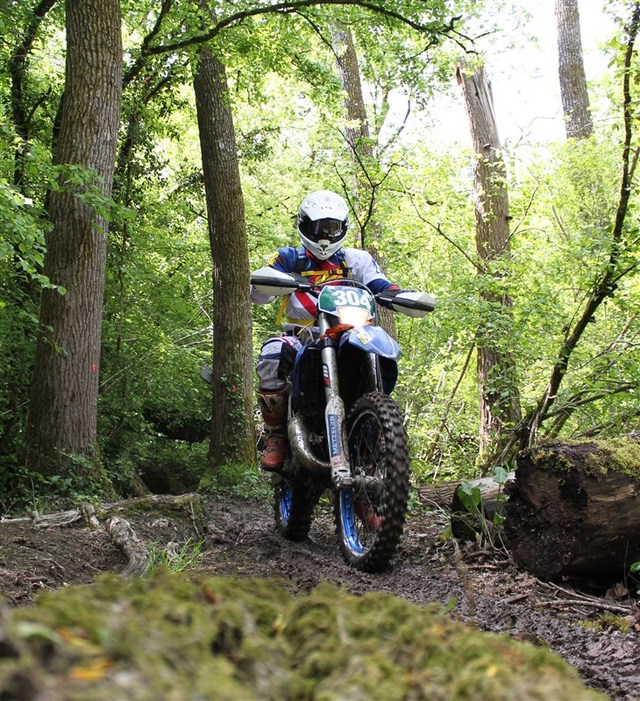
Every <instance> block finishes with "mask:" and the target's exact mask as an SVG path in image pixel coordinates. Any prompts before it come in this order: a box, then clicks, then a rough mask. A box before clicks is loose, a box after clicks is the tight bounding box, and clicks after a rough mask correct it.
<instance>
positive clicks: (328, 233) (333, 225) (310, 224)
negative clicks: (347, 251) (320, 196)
mask: <svg viewBox="0 0 640 701" xmlns="http://www.w3.org/2000/svg"><path fill="white" fill-rule="evenodd" d="M300 229H301V231H302V233H303V234H304V235H305V236H306V237H307V238H308V239H310V240H311V241H315V242H316V243H317V242H318V241H330V242H334V241H339V240H340V239H341V238H342V237H343V236H344V235H345V232H346V226H345V222H343V221H341V220H340V219H317V220H316V221H311V219H308V218H307V217H305V219H304V221H302V222H301V224H300Z"/></svg>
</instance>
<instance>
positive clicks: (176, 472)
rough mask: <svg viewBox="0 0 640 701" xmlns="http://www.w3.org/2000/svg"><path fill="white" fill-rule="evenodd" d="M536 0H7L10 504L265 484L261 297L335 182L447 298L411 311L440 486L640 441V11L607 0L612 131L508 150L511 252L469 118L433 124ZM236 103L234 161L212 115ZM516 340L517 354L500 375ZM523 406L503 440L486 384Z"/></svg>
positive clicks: (387, 251) (513, 41) (401, 335)
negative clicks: (486, 354)
mask: <svg viewBox="0 0 640 701" xmlns="http://www.w3.org/2000/svg"><path fill="white" fill-rule="evenodd" d="M507 5H508V7H507ZM523 5H524V3H519V2H517V1H515V0H514V2H512V3H507V2H504V3H502V9H503V12H502V13H500V12H496V8H495V3H491V4H490V5H489V4H487V3H484V2H481V3H478V2H473V1H471V0H460V1H457V0H456V1H455V2H453V1H452V2H444V0H428V1H419V0H394V1H393V2H384V3H381V2H374V1H360V0H333V1H330V2H327V1H326V0H325V1H324V2H320V0H291V1H289V2H281V3H272V2H262V1H261V0H237V1H236V2H233V3H230V2H224V3H221V2H215V3H209V4H206V3H198V2H191V1H185V2H175V1H174V0H163V2H161V3H147V2H144V1H143V2H137V3H131V2H129V0H122V1H121V2H118V0H108V2H99V1H98V0H92V1H91V2H88V3H82V2H80V0H67V1H66V3H65V2H63V1H62V0H38V1H30V2H9V3H5V4H4V5H3V6H2V9H0V27H1V28H2V30H3V32H2V33H3V36H4V37H5V40H4V41H3V42H2V44H0V65H1V71H0V109H1V110H2V119H1V120H0V125H1V126H0V349H1V350H2V352H1V353H0V435H1V437H2V440H1V442H0V507H1V508H2V509H3V510H12V509H17V508H21V507H22V506H24V505H25V504H26V503H28V502H29V501H30V500H32V499H33V498H34V497H35V495H37V494H40V493H45V494H49V495H51V494H55V493H59V494H65V495H69V494H73V495H76V496H78V495H80V496H83V495H84V496H86V495H95V494H108V493H111V494H114V493H117V494H120V495H124V496H127V495H130V494H132V493H136V490H137V489H140V488H143V487H146V488H149V489H151V490H152V491H180V490H183V491H184V490H186V489H193V488H196V487H197V486H198V485H199V484H200V481H201V479H202V478H203V476H204V475H205V472H207V470H208V471H209V476H210V478H211V479H212V480H213V481H214V482H215V480H216V479H231V480H232V481H236V482H240V483H242V484H244V485H245V487H246V488H251V485H252V484H254V483H255V481H256V479H257V468H256V465H255V447H254V439H255V435H254V428H253V427H254V414H255V407H254V398H253V382H254V379H253V361H254V358H255V355H256V354H257V351H258V348H259V347H260V344H261V343H262V342H263V341H264V340H265V339H266V338H267V337H268V336H269V335H270V334H272V333H273V330H274V329H275V328H276V326H277V324H276V315H277V309H276V306H277V305H267V306H260V307H256V308H254V309H252V308H251V306H250V304H249V300H248V297H247V296H246V295H245V294H244V292H243V291H244V290H246V289H247V285H248V274H249V271H250V270H254V269H256V268H258V267H260V266H261V265H263V264H264V261H265V260H266V259H267V258H268V256H269V255H271V254H272V253H273V252H274V251H275V250H276V249H277V248H278V247H281V246H286V245H291V244H296V243H297V240H298V239H297V233H296V231H295V229H294V219H295V215H296V212H297V208H298V206H299V204H300V202H301V200H302V198H303V197H304V196H305V195H306V194H307V193H308V192H309V191H312V190H314V189H319V188H328V189H331V190H334V191H336V192H338V193H340V194H341V195H342V196H344V197H345V199H346V200H347V202H348V203H349V207H350V212H351V227H350V233H349V241H348V245H350V246H355V247H363V248H369V249H375V252H376V255H377V256H379V259H380V260H382V261H384V269H385V272H386V273H387V275H388V277H389V278H390V279H392V280H393V281H394V282H397V283H398V284H399V285H400V286H401V287H403V288H406V289H415V290H425V291H428V292H431V293H433V294H434V295H435V296H436V297H437V298H438V309H437V312H435V313H434V314H433V315H431V316H430V317H429V318H428V319H427V320H426V321H423V322H420V321H417V320H413V319H409V318H399V317H398V318H396V319H395V331H396V335H397V339H398V342H399V343H400V346H401V347H402V349H403V356H402V359H401V364H400V378H399V382H398V385H397V387H396V389H395V390H394V396H395V399H396V401H397V402H398V403H399V405H400V407H401V409H402V411H403V413H404V417H405V420H406V423H407V427H408V432H409V435H410V438H411V446H412V467H413V472H414V476H415V480H416V482H417V483H422V482H430V481H433V480H441V479H452V478H463V477H471V476H475V475H477V474H478V473H479V472H480V471H486V470H487V469H492V468H495V467H496V466H504V467H507V468H508V467H509V466H510V462H509V461H511V460H512V459H513V455H514V453H513V451H514V450H516V449H517V448H518V447H522V446H524V445H529V444H531V442H535V441H537V440H539V439H540V438H544V437H551V438H562V439H566V440H574V439H584V438H589V437H610V436H619V435H621V434H628V433H633V432H639V431H640V400H639V399H638V389H639V388H638V383H639V381H640V380H639V378H640V350H639V349H640V316H639V314H638V310H639V309H640V279H639V277H638V253H639V251H638V248H639V244H640V234H639V233H638V232H639V228H638V221H637V207H638V192H637V186H636V182H635V179H634V176H635V168H636V164H637V157H638V153H640V152H639V151H638V129H637V127H638V123H637V114H636V112H635V105H636V103H637V98H638V93H637V84H636V81H637V69H638V65H637V58H636V55H635V52H634V45H635V38H636V33H637V29H638V14H639V9H638V4H637V3H634V2H628V1H626V0H615V1H613V0H611V1H610V2H603V5H604V7H605V9H606V11H607V12H608V13H610V14H611V16H612V17H614V18H617V21H616V22H615V23H612V27H613V29H612V36H610V37H609V38H608V39H609V41H608V43H607V45H606V46H603V47H602V49H601V51H602V52H603V54H605V55H606V58H607V60H608V62H609V68H608V70H607V72H606V74H605V75H604V76H603V77H602V78H601V79H599V80H598V81H595V80H594V81H590V80H589V76H587V86H588V91H589V96H590V102H591V105H592V107H590V108H589V114H590V115H591V117H592V121H593V129H592V133H591V135H588V136H585V137H580V138H575V137H573V138H567V139H564V138H562V139H554V140H553V141H546V142H542V143H538V142H535V141H533V140H531V139H528V138H527V135H526V133H523V135H522V138H521V140H520V141H518V142H509V143H502V144H496V145H495V146H496V148H497V150H499V151H500V155H501V157H502V159H503V161H504V171H503V173H502V175H501V178H500V181H499V183H498V184H497V185H496V187H501V188H504V189H505V190H506V191H507V192H508V196H509V216H508V238H507V240H506V242H505V243H508V252H507V249H506V246H505V248H504V250H502V251H497V252H495V251H494V253H495V255H493V256H490V257H487V256H482V255H481V252H480V251H479V250H478V246H477V244H478V241H477V222H476V220H475V218H474V206H475V204H476V203H477V192H476V193H474V175H473V173H474V169H475V167H476V166H477V161H478V155H477V153H474V149H473V148H472V140H471V138H470V132H469V131H467V132H466V133H461V134H458V135H456V138H453V139H451V138H447V139H446V140H445V139H444V138H441V136H442V132H440V131H438V130H435V129H433V128H432V125H433V123H434V121H436V120H437V117H438V116H439V110H441V109H443V105H444V104H445V103H444V102H443V99H444V98H443V95H447V96H449V99H454V100H456V101H457V103H458V105H459V106H460V104H461V97H460V88H459V86H458V84H457V83H456V77H455V76H456V68H458V69H459V70H465V71H468V72H473V71H474V70H475V69H476V68H477V67H478V66H479V65H481V64H482V63H483V61H484V57H485V56H486V55H487V54H488V53H491V55H492V56H493V57H494V58H493V64H494V65H495V63H496V60H498V61H499V58H498V59H496V58H495V57H496V56H498V57H499V56H500V55H504V54H501V53H500V52H504V51H506V48H507V47H510V46H515V47H516V48H517V47H518V46H519V45H522V46H524V45H525V44H526V43H527V42H529V41H530V37H529V35H528V32H527V29H526V27H527V15H526V10H525V8H524V7H523ZM500 17H502V18H503V19H504V18H506V17H509V18H511V19H509V20H508V21H507V20H506V19H505V20H504V22H503V24H505V26H506V25H509V26H508V30H509V31H500V26H499V25H500V21H499V20H500ZM109 37H111V38H112V40H109ZM120 40H121V44H120ZM347 46H352V47H353V48H354V50H355V55H356V57H357V63H356V64H355V66H354V65H351V66H350V67H349V66H347V65H346V63H345V61H342V58H343V57H344V56H345V55H346V53H345V52H346V48H345V47H347ZM460 67H463V68H462V69H461V68H460ZM349 71H351V72H350V73H349ZM354 71H356V72H355V73H354ZM345 75H346V76H349V75H350V76H351V77H354V76H355V77H357V78H358V80H359V81H360V83H361V85H362V86H363V91H362V96H363V105H362V107H363V110H364V111H363V113H362V115H363V117H364V119H363V118H362V116H361V117H357V113H355V112H350V109H349V104H350V103H349V97H350V95H349V90H348V82H346V81H345ZM490 77H491V76H489V78H490ZM207 90H209V92H206V91H207ZM96 94H97V95H98V96H99V101H96ZM203 95H208V97H207V99H206V101H205V99H204V98H203ZM447 104H448V103H447ZM351 106H353V103H351ZM216 110H217V111H216ZM354 115H356V116H354ZM227 117H229V119H228V121H227V122H224V125H225V130H224V132H218V133H217V134H216V133H214V134H213V138H212V139H211V140H210V144H209V145H210V147H211V149H212V150H210V151H206V150H205V148H206V145H207V143H208V142H207V141H206V138H205V129H204V126H203V125H206V124H214V125H216V127H220V125H221V124H222V122H223V121H224V119H226V118H227ZM496 118H497V128H498V131H499V130H500V114H497V115H496ZM221 120H222V121H221ZM365 127H366V129H365ZM220 128H222V127H220ZM205 153H206V154H207V155H206V157H205V158H204V159H203V154H205ZM216 178H217V180H216ZM216 193H217V199H216ZM503 253H504V255H503ZM505 300H508V304H506V305H505ZM505 309H506V313H505ZM223 330H224V333H223ZM488 346H490V347H491V348H492V350H494V351H495V352H496V353H498V354H499V357H501V358H506V359H508V364H504V363H502V364H500V363H498V364H496V365H494V366H493V367H492V369H491V371H490V372H489V373H488V374H487V375H486V376H485V377H484V379H483V381H482V384H481V386H480V390H479V378H478V372H477V368H476V365H477V359H476V358H477V354H478V353H479V352H480V351H481V349H482V348H484V347H488ZM212 358H213V372H214V377H215V380H216V381H215V382H214V383H213V388H214V389H213V393H214V396H213V400H212V389H211V387H210V386H209V385H207V384H206V383H204V382H203V381H202V379H201V377H200V369H201V367H202V366H203V365H205V364H211V363H212ZM507 394H511V396H517V400H518V403H519V406H520V416H521V420H519V421H514V420H511V419H510V420H503V421H502V422H501V425H500V429H499V431H496V432H495V434H491V435H490V436H489V440H488V442H487V444H486V445H485V444H484V443H483V442H482V441H481V439H480V424H481V420H482V416H481V402H480V400H479V395H481V396H484V397H490V398H491V397H493V398H499V397H501V396H505V395H507ZM216 412H218V413H216ZM212 414H213V421H212ZM503 418H504V417H503ZM481 443H482V445H481ZM496 447H497V449H494V448H496ZM225 470H226V472H225ZM216 474H217V475H218V476H217V477H216ZM211 475H213V476H211ZM224 475H226V476H224ZM229 475H231V477H229ZM141 483H142V484H141ZM247 485H248V486H247Z"/></svg>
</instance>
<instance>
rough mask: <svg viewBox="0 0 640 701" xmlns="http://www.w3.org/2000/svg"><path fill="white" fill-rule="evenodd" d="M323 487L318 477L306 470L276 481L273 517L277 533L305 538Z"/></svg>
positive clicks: (288, 537)
mask: <svg viewBox="0 0 640 701" xmlns="http://www.w3.org/2000/svg"><path fill="white" fill-rule="evenodd" d="M322 491H323V489H322V487H320V485H319V484H318V482H317V480H316V479H314V477H313V476H312V475H310V474H308V473H307V472H305V471H304V470H300V471H299V472H298V473H296V474H295V475H294V476H293V477H291V478H283V479H282V481H281V482H279V483H278V484H276V485H275V487H274V517H275V524H276V530H277V531H278V533H280V535H282V536H283V537H285V538H287V540H294V541H300V540H305V538H307V536H308V535H309V529H310V528H311V522H312V521H313V512H314V509H315V507H316V504H317V503H318V501H319V499H320V496H321V495H322Z"/></svg>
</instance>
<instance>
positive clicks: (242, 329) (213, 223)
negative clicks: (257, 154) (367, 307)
mask: <svg viewBox="0 0 640 701" xmlns="http://www.w3.org/2000/svg"><path fill="white" fill-rule="evenodd" d="M194 89H195V95H196V108H197V112H198V128H199V132H200V148H201V152H202V167H203V172H204V185H205V194H206V200H207V214H208V220H209V242H210V245H211V257H212V262H213V363H212V371H213V380H212V387H213V412H212V417H211V443H210V448H209V462H210V465H211V467H212V468H214V469H215V468H216V467H218V466H220V465H223V464H225V463H230V462H240V463H251V462H255V460H256V448H255V432H254V426H253V356H252V337H251V302H250V300H249V252H248V245H247V235H246V227H245V218H244V200H243V196H242V186H241V183H240V169H239V166H238V156H237V149H236V139H235V131H234V126H233V117H232V113H231V106H230V101H229V91H228V87H227V77H226V72H225V68H224V66H223V64H222V63H221V62H220V61H219V59H218V58H217V57H216V56H215V55H214V54H213V53H211V51H210V50H209V49H203V50H202V51H201V52H200V56H199V62H198V67H197V71H196V74H195V78H194Z"/></svg>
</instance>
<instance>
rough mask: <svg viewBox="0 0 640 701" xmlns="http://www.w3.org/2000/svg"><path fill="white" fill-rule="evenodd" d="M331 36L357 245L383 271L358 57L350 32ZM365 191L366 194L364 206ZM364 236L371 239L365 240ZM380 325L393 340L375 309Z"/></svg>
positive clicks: (390, 321) (385, 316)
mask: <svg viewBox="0 0 640 701" xmlns="http://www.w3.org/2000/svg"><path fill="white" fill-rule="evenodd" d="M332 36H333V37H334V39H335V43H336V46H337V50H336V60H337V64H338V73H339V74H340V80H341V81H342V87H343V88H344V91H345V109H346V112H347V120H348V126H347V128H346V136H347V141H348V142H349V147H350V148H351V154H352V156H353V162H354V165H355V169H356V172H355V176H354V179H353V185H354V192H353V200H352V201H353V204H354V208H355V207H359V208H361V209H362V210H363V211H364V212H366V215H365V216H361V217H358V223H359V225H360V244H361V246H362V247H363V248H365V249H366V250H367V251H369V253H371V255H372V256H373V257H374V259H375V260H376V262H377V263H378V264H379V265H380V266H381V267H383V268H384V259H383V258H382V256H381V255H380V252H379V242H380V239H381V238H382V226H381V225H380V222H379V221H378V220H377V219H376V218H375V199H376V195H377V192H376V181H377V178H373V179H372V178H371V177H370V175H371V174H370V173H368V172H367V167H368V165H369V167H373V163H374V159H375V155H374V150H373V139H372V137H371V130H370V129H369V120H368V117H367V110H366V107H365V104H364V96H363V93H362V80H361V79H360V68H359V66H358V55H357V53H356V48H355V45H354V43H353V35H352V34H351V31H350V30H349V29H348V28H347V27H346V26H345V25H343V24H342V23H336V24H334V25H333V26H332ZM365 191H368V194H367V201H366V206H365ZM367 232H369V233H371V236H367V235H366V234H367ZM378 312H379V314H380V324H381V326H382V327H383V328H384V329H385V330H386V331H387V333H389V334H390V335H391V336H392V337H393V338H395V337H396V322H395V317H394V315H393V311H392V310H390V309H385V308H384V307H379V309H378Z"/></svg>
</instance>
